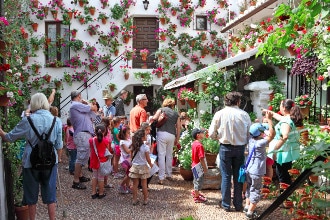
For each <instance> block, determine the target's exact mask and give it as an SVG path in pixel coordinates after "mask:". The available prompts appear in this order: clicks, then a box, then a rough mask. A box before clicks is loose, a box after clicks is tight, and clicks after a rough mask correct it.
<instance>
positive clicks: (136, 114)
mask: <svg viewBox="0 0 330 220" xmlns="http://www.w3.org/2000/svg"><path fill="white" fill-rule="evenodd" d="M136 102H137V105H136V106H135V107H134V108H132V110H131V111H130V114H129V121H130V129H131V132H132V133H134V132H136V131H137V130H138V129H139V128H140V126H141V124H142V123H143V122H146V121H147V112H146V110H145V109H144V107H146V106H147V105H148V98H147V96H146V94H139V95H137V96H136Z"/></svg>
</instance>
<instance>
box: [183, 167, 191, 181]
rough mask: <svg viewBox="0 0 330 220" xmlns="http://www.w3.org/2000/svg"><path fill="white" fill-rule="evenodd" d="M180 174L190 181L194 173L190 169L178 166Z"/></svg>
mask: <svg viewBox="0 0 330 220" xmlns="http://www.w3.org/2000/svg"><path fill="white" fill-rule="evenodd" d="M180 174H181V176H182V178H183V179H184V180H186V181H191V180H193V179H194V175H193V172H192V171H191V170H186V169H184V168H182V167H180Z"/></svg>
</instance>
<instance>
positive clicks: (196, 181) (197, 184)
mask: <svg viewBox="0 0 330 220" xmlns="http://www.w3.org/2000/svg"><path fill="white" fill-rule="evenodd" d="M203 182H204V174H203V175H202V176H201V177H199V178H198V179H196V178H195V177H194V181H193V184H194V190H198V191H201V189H202V187H203Z"/></svg>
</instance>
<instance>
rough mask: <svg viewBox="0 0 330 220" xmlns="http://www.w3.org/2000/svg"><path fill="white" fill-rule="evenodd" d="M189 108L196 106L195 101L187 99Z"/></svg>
mask: <svg viewBox="0 0 330 220" xmlns="http://www.w3.org/2000/svg"><path fill="white" fill-rule="evenodd" d="M187 102H188V104H189V106H190V107H191V108H197V103H196V102H195V101H194V100H187Z"/></svg>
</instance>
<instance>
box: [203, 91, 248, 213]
mask: <svg viewBox="0 0 330 220" xmlns="http://www.w3.org/2000/svg"><path fill="white" fill-rule="evenodd" d="M241 97H242V95H241V93H239V92H230V93H228V94H227V95H226V96H225V100H224V103H225V108H223V109H222V110H220V111H218V112H216V113H215V115H214V117H213V119H212V122H211V125H210V128H209V135H210V137H212V138H215V139H218V140H219V142H220V152H219V155H220V171H221V176H222V179H221V194H222V202H221V207H222V208H223V209H224V210H225V211H228V212H229V211H230V203H231V178H232V176H233V182H234V199H233V204H234V206H235V210H236V211H241V210H243V205H242V203H243V197H242V190H243V184H242V183H239V182H238V173H239V168H240V166H241V165H243V164H244V150H245V146H246V144H247V143H248V140H249V128H250V125H251V119H250V117H249V114H248V113H247V112H245V111H243V110H241V109H240V108H239V105H240V102H241Z"/></svg>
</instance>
